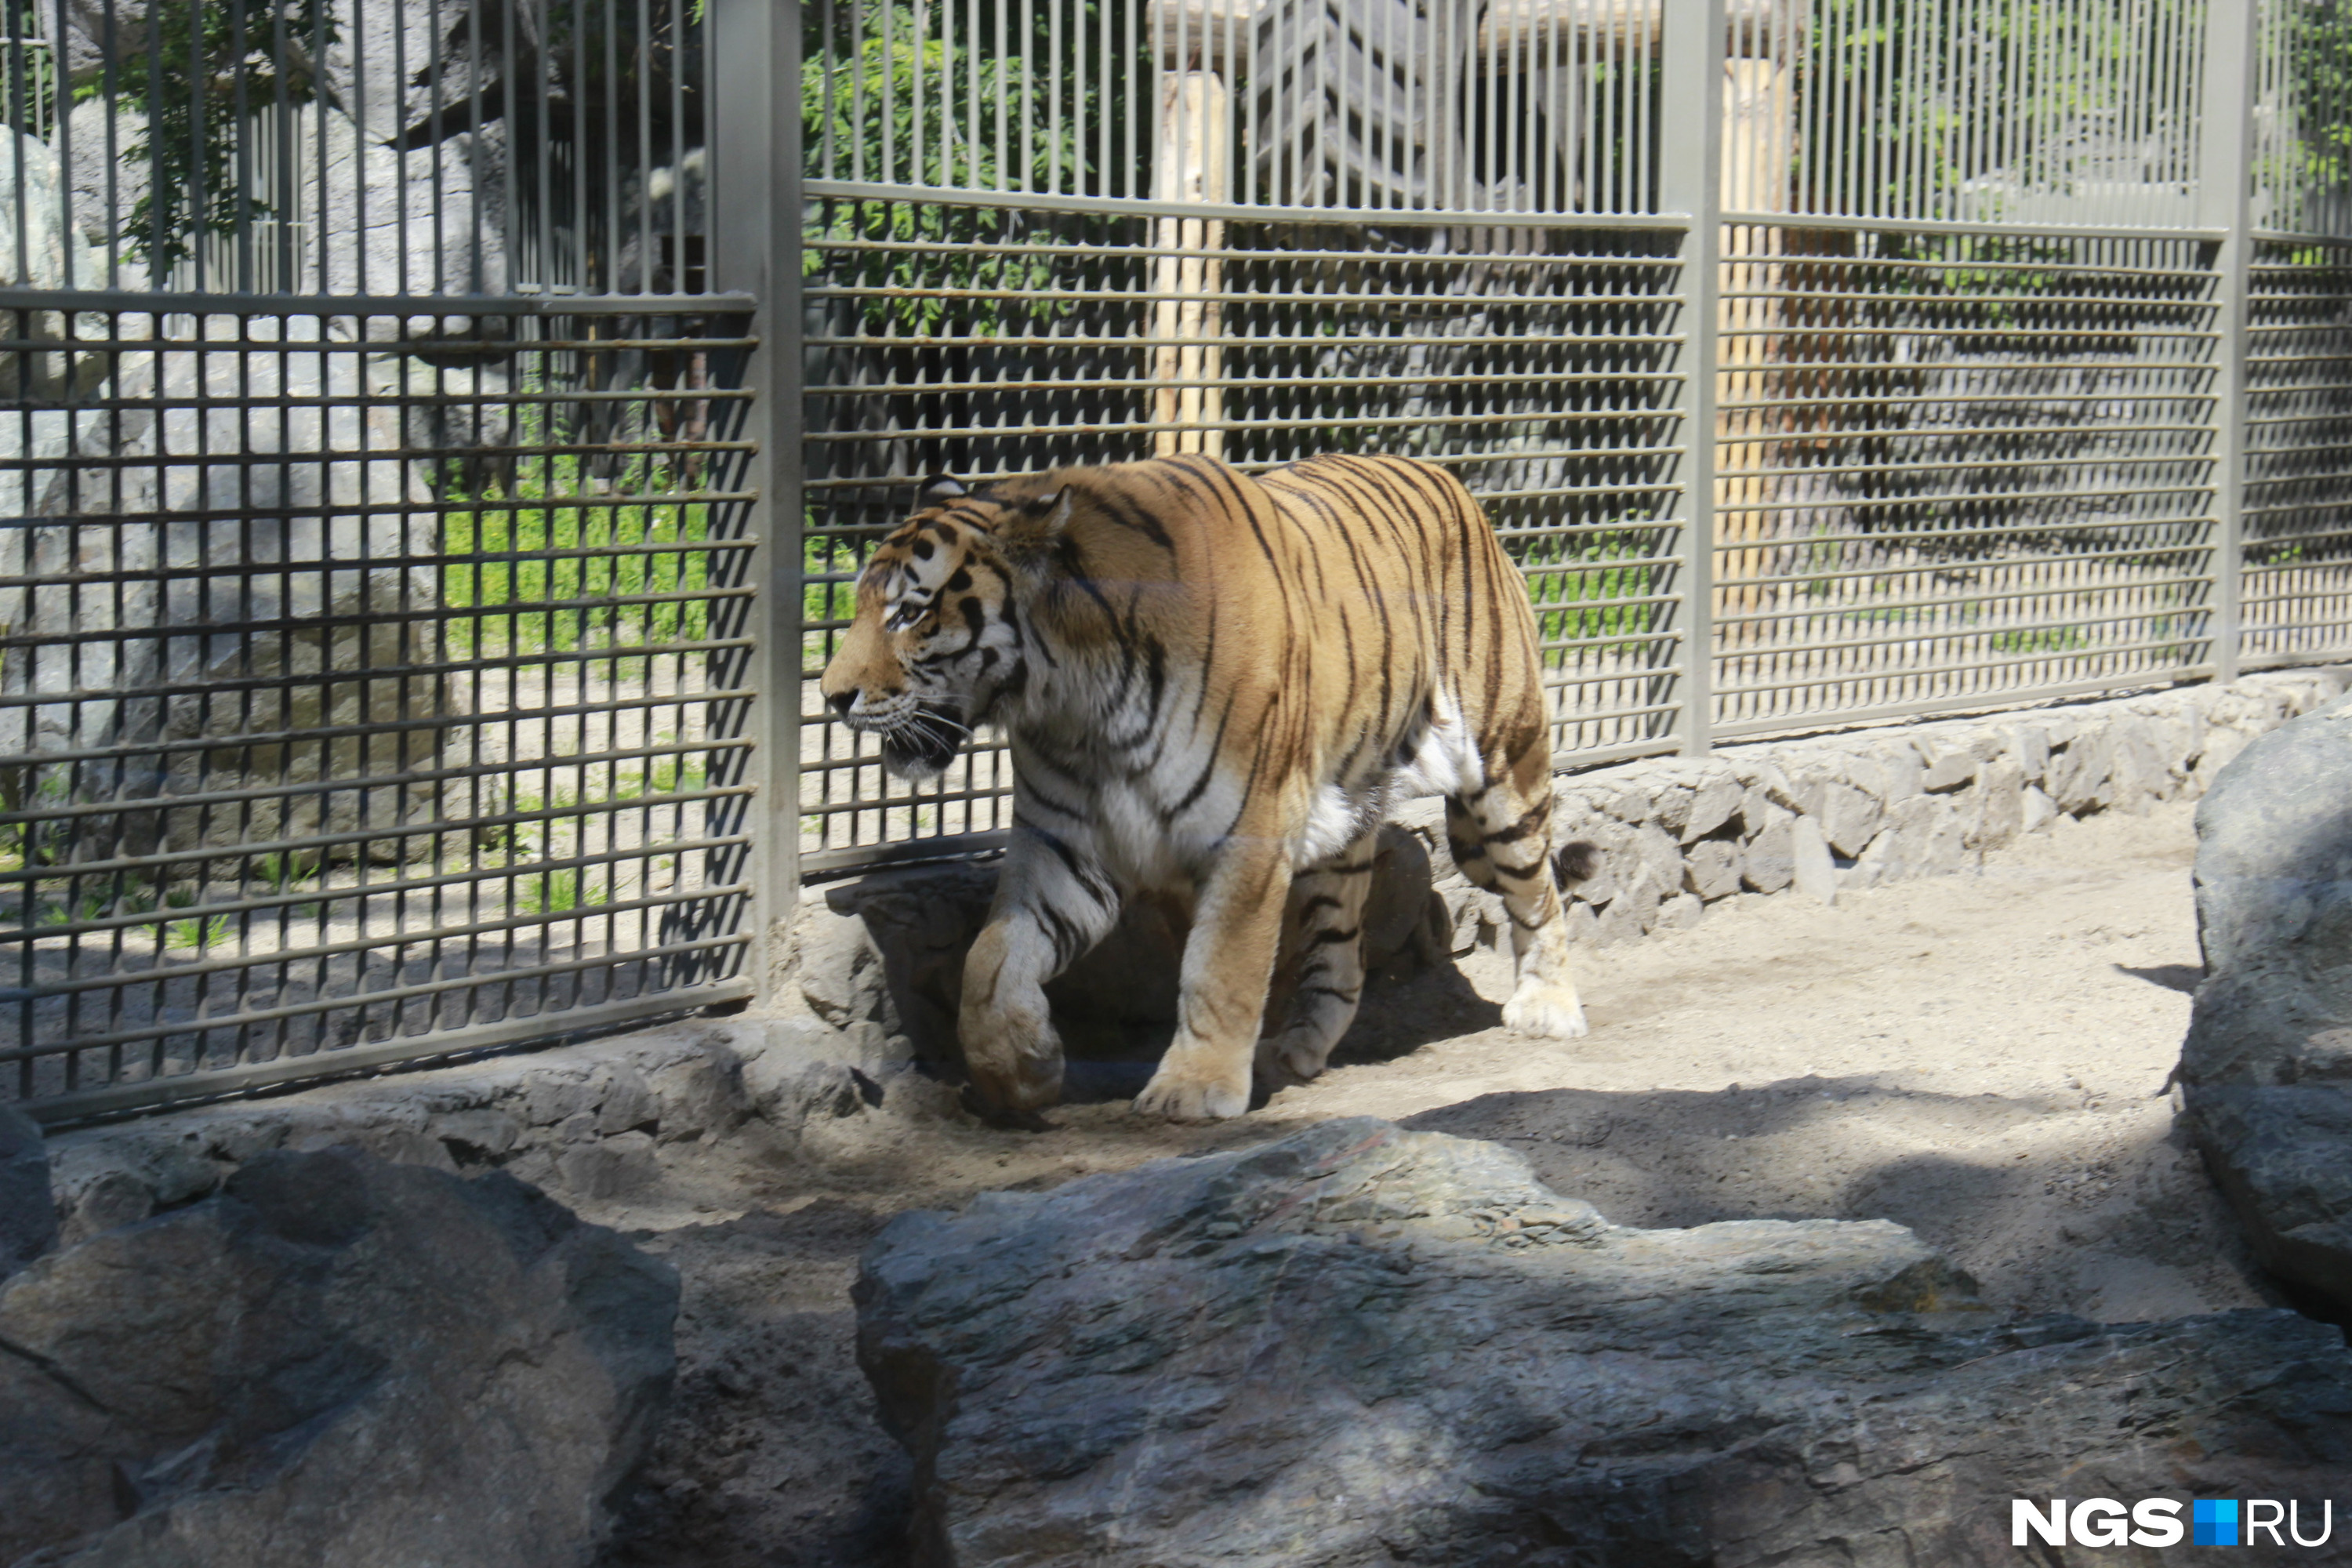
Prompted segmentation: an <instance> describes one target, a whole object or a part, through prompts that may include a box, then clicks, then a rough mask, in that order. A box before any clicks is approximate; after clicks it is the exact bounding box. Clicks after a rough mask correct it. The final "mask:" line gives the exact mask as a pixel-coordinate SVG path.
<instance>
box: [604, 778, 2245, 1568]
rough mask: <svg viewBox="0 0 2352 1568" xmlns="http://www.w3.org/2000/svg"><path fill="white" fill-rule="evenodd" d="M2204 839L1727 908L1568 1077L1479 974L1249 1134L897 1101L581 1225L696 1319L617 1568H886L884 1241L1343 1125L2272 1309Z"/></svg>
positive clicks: (2073, 1297) (1243, 1124) (1656, 1195)
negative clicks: (2203, 929)
mask: <svg viewBox="0 0 2352 1568" xmlns="http://www.w3.org/2000/svg"><path fill="white" fill-rule="evenodd" d="M2189 810H2190V808H2189V806H2188V805H2174V806H2168V807H2163V808H2159V809H2158V810H2157V811H2156V812H2154V813H2152V814H2151V815H2149V816H2139V817H2128V816H2117V817H2110V818H2098V819H2093V820H2092V821H2089V822H2086V823H2080V824H2072V823H2068V824H2062V825H2061V826H2059V827H2058V828H2057V830H2056V831H2055V832H2053V833H2052V834H2050V835H2047V836H2043V837H2036V838H2035V839H2033V840H2032V841H2030V842H2028V843H2024V844H2021V845H2019V846H2016V847H2012V848H2011V849H2008V850H2005V851H2000V852H1998V853H1996V854H1994V855H1991V856H1990V857H1988V858H1986V861H1985V863H1984V865H1983V866H1982V868H1980V869H1979V871H1977V872H1974V873H1971V874H1968V875H1964V876H1959V877H1950V878H1942V879H1933V880H1927V881H1919V882H1913V883H1908V884H1906V885H1902V886H1898V887H1893V888H1885V889H1873V890H1870V891H1866V892H1861V893H1849V894H1847V895H1845V896H1843V898H1842V899H1841V900H1840V901H1839V903H1838V905H1837V907H1836V908H1834V909H1824V908H1822V907H1821V906H1819V905H1817V904H1814V903H1812V902H1811V901H1810V900H1803V899H1801V898H1799V897H1797V896H1794V895H1784V896H1782V897H1779V898H1774V899H1763V898H1757V897H1743V898H1741V899H1739V900H1732V901H1730V902H1729V903H1727V904H1723V905H1717V907H1716V908H1715V909H1714V910H1711V911H1710V913H1709V915H1708V917H1707V919H1706V921H1704V922H1703V923H1702V924H1700V925H1699V926H1698V927H1697V928H1696V929H1695V930H1692V931H1684V932H1678V933H1675V934H1671V935H1664V936H1660V937H1654V938H1652V939H1650V940H1648V941H1647V942H1642V943H1639V944H1636V945H1633V946H1628V947H1618V948H1611V949H1603V950H1599V951H1592V952H1585V953H1584V954H1582V955H1581V956H1582V984H1583V988H1584V994H1585V999H1586V1005H1587V1008H1588V1011H1589V1013H1590V1015H1591V1020H1592V1025H1593V1031H1592V1033H1591V1036H1590V1037H1587V1038H1585V1039H1583V1040H1580V1041H1576V1042H1573V1043H1571V1044H1568V1045H1565V1046H1562V1045H1555V1044H1551V1043H1538V1042H1535V1041H1531V1040H1528V1039H1526V1038H1523V1037H1519V1036H1517V1035H1514V1034H1512V1033H1510V1032H1508V1031H1507V1030H1505V1029H1502V1028H1501V1027H1499V1026H1498V1018H1499V1007H1498V1005H1497V1004H1498V1002H1499V999H1500V998H1501V997H1502V995H1503V994H1505V992H1506V990H1507V976H1506V974H1505V973H1504V971H1503V966H1502V964H1501V962H1500V961H1499V960H1497V959H1495V958H1493V957H1492V956H1490V955H1483V954H1482V955H1479V956H1478V957H1477V958H1475V959H1473V960H1471V961H1468V962H1466V963H1465V964H1464V965H1463V968H1462V971H1461V973H1458V974H1456V973H1440V974H1431V975H1423V976H1421V977H1419V978H1417V979H1413V980H1411V981H1407V982H1402V983H1400V984H1391V985H1389V986H1387V987H1385V988H1377V989H1375V991H1374V992H1373V993H1372V994H1371V995H1370V997H1369V998H1368V1000H1367V1003H1366V1007H1365V1014H1364V1016H1363V1018H1362V1019H1361V1020H1360V1023H1359V1025H1358V1027H1357V1029H1356V1031H1355V1033H1354V1034H1352V1035H1351V1036H1350V1037H1349V1040H1348V1041H1347V1042H1346V1043H1345V1044H1344V1045H1343V1046H1342V1047H1341V1051H1340V1053H1339V1058H1337V1059H1338V1060H1339V1063H1340V1065H1339V1066H1338V1067H1336V1068H1334V1070H1332V1071H1331V1072H1329V1073H1328V1074H1327V1075H1326V1076H1325V1077H1324V1078H1323V1079H1321V1080H1319V1081H1318V1082H1317V1083H1315V1084H1313V1085H1310V1086H1308V1087H1307V1088H1305V1089H1293V1090H1289V1091H1287V1092H1285V1093H1284V1094H1282V1095H1280V1096H1278V1097H1277V1098H1276V1100H1274V1101H1273V1102H1272V1103H1271V1104H1270V1105H1268V1106H1266V1107H1265V1108H1264V1109H1262V1110H1258V1111H1256V1112H1255V1113H1253V1114H1252V1115H1250V1116H1249V1117H1247V1118H1245V1119H1244V1120H1242V1121H1237V1122H1229V1123H1224V1124H1222V1125H1218V1126H1213V1127H1205V1128H1171V1127H1166V1126H1154V1125H1145V1124H1140V1123H1138V1122H1135V1121H1131V1120H1130V1119H1129V1117H1128V1116H1127V1115H1126V1113H1125V1110H1124V1106H1123V1104H1119V1103H1101V1104H1094V1105H1083V1106H1074V1107H1067V1108H1065V1109H1064V1110H1062V1111H1060V1112H1058V1113H1057V1116H1058V1119H1059V1121H1060V1122H1061V1125H1060V1126H1059V1127H1058V1128H1057V1129H1056V1130H1055V1131H1050V1132H1045V1133H1036V1134H1032V1133H1020V1132H1007V1131H993V1130H990V1129H986V1128H982V1127H978V1126H976V1125H974V1124H972V1123H971V1122H969V1121H964V1120H962V1119H960V1118H955V1117H952V1116H949V1115H944V1114H941V1110H942V1109H943V1107H944V1105H945V1104H946V1103H947V1102H946V1100H945V1098H944V1096H941V1097H939V1098H936V1099H934V1100H929V1101H928V1102H927V1101H925V1100H924V1099H923V1097H922V1096H920V1095H914V1096H898V1097H897V1098H898V1100H899V1103H898V1104H897V1105H893V1104H890V1103H887V1102H886V1104H885V1105H884V1106H883V1107H882V1108H881V1109H879V1110H876V1111H873V1112H870V1113H868V1114H866V1115H864V1116H860V1117H856V1118H852V1119H849V1120H848V1121H845V1122H843V1123H841V1124H838V1131H837V1133H835V1134H833V1135H831V1136H830V1138H829V1141H828V1143H827V1149H826V1155H825V1157H824V1159H822V1160H819V1161H813V1162H811V1163H809V1164H807V1165H804V1166H801V1167H796V1168H794V1169H793V1170H790V1171H779V1172H776V1173H773V1181H772V1184H763V1188H762V1190H761V1193H760V1194H758V1195H756V1196H752V1195H749V1194H747V1195H746V1197H745V1198H744V1200H743V1206H742V1209H741V1211H740V1212H734V1211H731V1210H730V1209H719V1210H717V1211H715V1212H709V1213H705V1214H701V1215H693V1216H680V1215H661V1216H655V1215H644V1214H637V1215H631V1214H629V1213H628V1212H626V1211H614V1213H612V1214H608V1215H593V1217H598V1218H602V1219H605V1220H607V1221H608V1222H610V1223H617V1224H620V1225H622V1226H625V1227H627V1228H632V1229H634V1230H635V1232H636V1234H637V1235H638V1237H639V1238H640V1239H641V1240H642V1241H643V1243H644V1244H645V1245H646V1247H649V1248H650V1249H652V1250H655V1251H657V1252H661V1253H663V1254H665V1255H667V1257H669V1258H672V1259H673V1260H674V1261H675V1262H676V1263H677V1266H678V1268H679V1269H680V1270H681V1272H682V1274H683V1276H684V1279H685V1289H686V1297H685V1305H684V1309H683V1315H682V1319H681V1322H680V1325H679V1345H680V1354H681V1379H680V1395H679V1398H678V1400H677V1405H676V1406H675V1408H674V1410H673V1412H672V1414H671V1415H670V1416H669V1418H668V1421H667V1425H666V1426H665V1428H664V1430H663V1432H662V1434H661V1436H660V1438H659V1439H658V1444H657V1452H656V1458H655V1461H654V1463H653V1466H652V1468H651V1471H650V1474H649V1475H648V1477H647V1478H646V1481H645V1483H644V1484H643V1485H642V1486H641V1487H640V1488H639V1489H637V1491H636V1492H635V1495H634V1497H633V1499H632V1500H631V1502H630V1504H629V1507H628V1509H627V1511H626V1522H625V1531H624V1534H623V1538H622V1540H621V1541H620V1542H619V1543H618V1544H617V1545H616V1546H615V1548H614V1552H613V1554H612V1555H611V1557H610V1559H609V1562H610V1563H612V1564H614V1565H615V1568H617V1565H618V1564H623V1563H659V1564H677V1565H680V1568H683V1565H685V1564H689V1563H690V1564H698V1565H700V1564H708V1565H710V1568H734V1565H737V1564H746V1565H748V1564H754V1563H757V1564H795V1565H797V1564H819V1563H823V1564H844V1565H847V1564H858V1565H865V1564H881V1563H891V1562H893V1561H895V1560H896V1557H897V1555H898V1552H897V1533H898V1531H897V1525H898V1518H899V1516H900V1513H901V1511H902V1510H903V1506H904V1500H905V1497H906V1489H907V1484H908V1477H907V1466H906V1463H905V1460H904V1458H903V1456H901V1455H900V1454H899V1452H898V1449H897V1447H895V1445H893V1444H892V1443H891V1441H890V1439H889V1438H888V1437H887V1436H886V1435H885V1434H883V1433H882V1432H881V1431H880V1430H879V1428H878V1427H877V1426H876V1424H875V1421H874V1418H873V1415H872V1414H871V1405H870V1402H869V1401H868V1399H867V1397H866V1387H865V1384H864V1381H863V1379H862V1378H861V1377H860V1376H859V1374H858V1373H857V1371H856V1363H855V1359H854V1354H853V1330H854V1315H853V1312H852V1310H851V1307H850V1303H849V1286H850V1282H851V1280H852V1279H853V1278H854V1276H855V1272H856V1258H857V1253H858V1251H859V1249H860V1248H861V1247H863V1246H864V1245H865V1243H866V1240H867V1239H868V1238H869V1237H871V1236H872V1235H873V1234H874V1232H875V1231H876V1230H877V1229H878V1228H879V1227H880V1226H881V1225H882V1224H884V1223H885V1222H887V1219H888V1218H889V1216H890V1215H893V1214H896V1213H898V1212H899V1211H902V1210H905V1209H908V1208H917V1207H944V1206H953V1205H958V1204H961V1203H962V1202H964V1201H966V1200H968V1199H969V1197H970V1196H971V1194H974V1193H976V1192H978V1191H981V1190H983V1189H986V1188H990V1187H1008V1186H1011V1187H1022V1188H1029V1189H1034V1188H1039V1187H1045V1186H1051V1185H1053V1184H1056V1183H1059V1182H1062V1181H1066V1180H1068V1179H1070V1178H1071V1177H1073V1176H1077V1175H1081V1174H1084V1173H1087V1172H1091V1171H1100V1170H1108V1169H1115V1168H1119V1167H1123V1166H1127V1165H1131V1164H1134V1163H1139V1162H1141V1161H1144V1160H1149V1159H1153V1158H1157V1157H1159V1156H1161V1155H1165V1154H1170V1153H1174V1152H1183V1151H1189V1150H1200V1149H1207V1148H1218V1147H1230V1146H1234V1145H1236V1144H1243V1143H1248V1142H1256V1141H1260V1140H1264V1139H1267V1138H1271V1137H1277V1136H1280V1135H1281V1134H1282V1133H1283V1132H1285V1131H1289V1130H1291V1129H1293V1128H1296V1127H1297V1126H1300V1125H1302V1124H1305V1123H1307V1122H1310V1121H1319V1120H1322V1119H1325V1118H1328V1117H1334V1116H1353V1115H1374V1116H1381V1117H1386V1118H1389V1119H1391V1120H1393V1121H1402V1122H1405V1123H1407V1124H1408V1125H1411V1126H1414V1127H1419V1128H1425V1129H1431V1130H1435V1131H1445V1132H1453V1133H1458V1134H1461V1135H1463V1136H1465V1137H1473V1138H1486V1139H1495V1140H1498V1141H1501V1142H1507V1143H1508V1144H1509V1145H1510V1146H1512V1147H1513V1148H1516V1149H1518V1150H1520V1151H1522V1152H1525V1153H1526V1154H1527V1156H1528V1159H1529V1160H1530V1161H1532V1162H1533V1163H1534V1164H1535V1167H1536V1169H1537V1170H1538V1173H1540V1174H1541V1175H1542V1176H1543V1177H1544V1179H1545V1180H1546V1181H1548V1182H1549V1184H1551V1185H1552V1186H1553V1187H1554V1188H1555V1189H1557V1190H1558V1191H1559V1192H1560V1193H1562V1194H1569V1195H1572V1196H1576V1197H1581V1198H1585V1199H1588V1200H1590V1201H1591V1202H1592V1203H1593V1204H1595V1205H1598V1206H1599V1207H1600V1209H1601V1212H1602V1213H1604V1214H1606V1215H1609V1216H1610V1218H1612V1220H1615V1221H1618V1222H1619V1223H1622V1224H1628V1225H1639V1226H1686V1225H1696V1224H1702V1223H1705V1222H1706V1221H1710V1220H1717V1219H1727V1218H1745V1217H1809V1216H1833V1217H1841V1218H1852V1219H1862V1218H1875V1217H1888V1218H1892V1219H1895V1220H1897V1221H1900V1222H1901V1223H1903V1224H1905V1225H1907V1226H1912V1227H1913V1228H1914V1229H1915V1230H1916V1231H1917V1232H1918V1233H1919V1234H1920V1235H1921V1236H1922V1237H1925V1238H1926V1239H1927V1240H1928V1241H1929V1242H1931V1243H1933V1244H1934V1245H1936V1246H1937V1247H1941V1248H1943V1249H1944V1250H1945V1251H1946V1252H1947V1253H1948V1255H1949V1256H1951V1257H1952V1258H1954V1259H1955V1260H1957V1261H1958V1263H1959V1264H1960V1265H1961V1266H1962V1267H1964V1268H1967V1269H1969V1271H1970V1272H1971V1273H1973V1274H1974V1275H1975V1276H1976V1277H1977V1279H1979V1281H1980V1282H1981V1283H1982V1285H1983V1288H1984V1293H1985V1295H1986V1297H1987V1299H1988V1300H1990V1301H1991V1302H1993V1303H1995V1304H1996V1305H1998V1306H2000V1307H2003V1308H2007V1309H2011V1310H2017V1311H2020V1312H2037V1311H2068V1312H2074V1313H2079V1314H2081V1315H2084V1316H2086V1317H2091V1318H2096V1319H2101V1320H2105V1321H2136V1320H2141V1319H2149V1318H2168V1317H2177V1316H2180V1315H2183V1314H2188V1313H2193V1312H2201V1311H2214V1310H2223V1309H2227V1308H2232V1307H2244V1306H2255V1305H2261V1304H2263V1302H2264V1301H2265V1300H2273V1299H2274V1298H2271V1297H2269V1296H2267V1295H2266V1292H2265V1288H2264V1287H2263V1284H2262V1283H2261V1281H2260V1280H2259V1279H2256V1278H2254V1277H2253V1276H2252V1274H2251V1273H2250V1272H2249V1270H2248V1268H2247V1267H2246V1266H2245V1264H2244V1262H2243V1260H2242V1257H2241V1256H2240V1254H2239V1252H2238V1250H2237V1248H2236V1247H2235V1245H2234V1243H2233V1241H2232V1239H2231V1236H2230V1233H2229V1230H2228V1227H2227V1225H2226V1223H2225V1221H2224V1220H2223V1217H2222V1214H2221V1209H2220V1207H2219V1204H2218V1201H2217V1200H2216V1198H2215V1197H2214V1195H2213V1194H2212V1191H2211V1189H2210V1186H2209V1184H2207V1182H2206V1180H2205V1177H2204V1175H2203V1173H2202V1172H2201V1170H2200V1167H2199V1165H2198V1163H2197V1161H2196V1158H2195V1156H2194V1154H2193V1153H2192V1152H2189V1150H2188V1149H2187V1148H2186V1147H2185V1146H2184V1144H2183V1143H2182V1142H2181V1141H2180V1140H2179V1138H2178V1137H2176V1136H2175V1134H2174V1132H2173V1130H2172V1120H2173V1105H2174V1100H2173V1098H2172V1097H2171V1096H2169V1095H2168V1094H2167V1092H2166V1090H2165V1082H2166V1075H2167V1074H2168V1071H2169V1070H2170V1068H2171V1066H2172V1063H2173V1060H2174V1058H2175V1057H2176V1055H2177V1052H2178V1049H2179V1042H2180V1038H2181V1035H2182V1033H2183V1031H2184V1030H2185V1028H2186V1026H2187V1025H2188V1021H2189V990H2190V989H2191V988H2192V987H2193V986H2194V985H2195V984H2196V980H2197V977H2198V974H2199V973H2200V972H2199V968H2198V952H2197V941H2196V930H2195V920H2194V915H2193V912H2192V910H2191V906H2190V900H2189V864H2190V859H2191V855H2192V851H2193V848H2194V839H2193V837H2192V834H2191V831H2190V825H2189ZM909 1101H913V1102H914V1103H908V1102H909ZM688 1217H690V1218H691V1219H692V1220H693V1221H694V1223H679V1221H680V1220H681V1219H684V1218H688Z"/></svg>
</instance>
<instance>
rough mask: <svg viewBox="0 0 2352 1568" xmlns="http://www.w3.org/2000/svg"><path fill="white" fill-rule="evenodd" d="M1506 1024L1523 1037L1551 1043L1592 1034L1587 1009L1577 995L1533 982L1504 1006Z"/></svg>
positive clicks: (1558, 987)
mask: <svg viewBox="0 0 2352 1568" xmlns="http://www.w3.org/2000/svg"><path fill="white" fill-rule="evenodd" d="M1503 1023H1504V1025H1505V1026H1506V1027H1508V1028H1513V1029H1517V1031H1518V1032H1519V1033H1521V1034H1522V1035H1539V1036H1541V1037H1544V1038H1545V1039H1549V1040H1572V1039H1575V1038H1576V1037H1578V1036H1580V1035H1582V1034H1585V1033H1587V1032H1588V1028H1587V1026H1586V1024H1585V1022H1584V1005H1583V1004H1582V1003H1580V1002H1579V1001H1578V1000H1577V999H1576V993H1575V992H1573V991H1570V989H1568V987H1566V986H1564V985H1547V984H1544V983H1543V982H1541V981H1539V980H1530V981H1528V983H1527V984H1524V985H1522V986H1520V987H1519V988H1518V989H1517V991H1514V992H1513V993H1511V999H1510V1000H1509V1001H1508V1002H1506V1003H1504V1004H1503Z"/></svg>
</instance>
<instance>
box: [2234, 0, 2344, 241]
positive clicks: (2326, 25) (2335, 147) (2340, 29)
mask: <svg viewBox="0 0 2352 1568" xmlns="http://www.w3.org/2000/svg"><path fill="white" fill-rule="evenodd" d="M2259 16H2260V24H2261V25H2260V27H2259V30H2258V33H2257V41H2256V47H2255V72H2256V75H2255V99H2254V116H2253V131H2254V146H2253V168H2252V183H2253V215H2252V216H2253V221H2254V222H2255V223H2256V224H2258V225H2261V226H2264V227H2267V228H2273V229H2293V230H2299V231H2301V232H2304V233H2306V234H2322V235H2352V137H2347V126H2352V16H2347V15H2346V13H2345V10H2344V7H2343V6H2342V5H2340V4H2339V3H2338V0H2263V4H2262V5H2260V7H2259Z"/></svg>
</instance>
